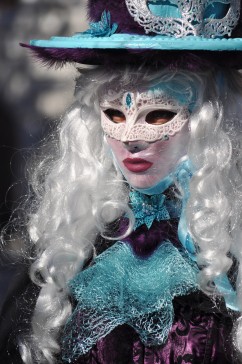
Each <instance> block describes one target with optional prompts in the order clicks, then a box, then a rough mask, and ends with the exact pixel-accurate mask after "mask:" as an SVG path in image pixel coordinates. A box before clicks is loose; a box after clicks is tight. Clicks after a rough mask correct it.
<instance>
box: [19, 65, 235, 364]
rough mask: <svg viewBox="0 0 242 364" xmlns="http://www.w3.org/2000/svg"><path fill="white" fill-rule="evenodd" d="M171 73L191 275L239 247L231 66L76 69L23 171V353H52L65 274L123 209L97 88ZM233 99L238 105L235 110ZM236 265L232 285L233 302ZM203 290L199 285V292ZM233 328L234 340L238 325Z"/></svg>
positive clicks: (151, 81) (212, 272)
mask: <svg viewBox="0 0 242 364" xmlns="http://www.w3.org/2000/svg"><path fill="white" fill-rule="evenodd" d="M170 80H174V82H175V83H174V84H175V85H176V90H173V91H174V92H176V93H177V94H179V93H180V94H183V95H184V94H186V98H187V100H189V102H190V103H191V104H193V103H194V99H195V100H196V103H195V104H193V105H192V107H191V108H192V110H193V111H192V114H191V119H190V125H191V142H190V147H189V151H188V156H189V158H190V159H191V161H192V163H193V164H194V166H195V168H196V169H197V172H196V173H195V174H194V176H193V178H192V180H191V185H190V190H191V197H190V200H189V203H188V206H187V223H188V226H189V229H190V232H191V234H192V236H193V238H194V241H195V242H196V244H197V246H198V256H197V259H198V263H199V264H202V265H203V266H204V269H203V270H202V273H201V277H200V278H199V279H200V283H201V287H202V289H203V290H205V291H209V289H210V282H211V281H212V280H213V278H214V277H216V276H218V275H219V274H221V273H222V272H227V271H228V269H229V268H230V266H231V262H232V260H231V254H232V255H233V256H235V257H236V259H237V260H238V261H239V262H240V261H241V259H242V257H241V255H242V249H241V248H240V246H241V243H242V241H241V240H242V228H241V215H242V203H241V202H242V146H241V141H242V139H241V134H242V127H241V122H240V115H242V106H240V99H241V91H242V81H241V77H240V75H239V74H238V72H237V71H232V70H216V69H215V68H213V67H212V68H211V69H210V70H208V71H200V72H192V71H187V70H182V69H180V70H179V69H178V70H174V69H173V70H171V69H163V70H156V71H154V70H152V69H149V68H147V67H140V68H139V69H137V68H134V67H131V66H128V67H125V68H121V67H120V68H114V69H105V68H103V67H98V68H94V69H91V70H82V71H81V75H80V77H79V79H78V80H77V85H76V99H77V101H76V103H75V104H74V105H73V106H72V108H71V109H70V110H69V111H68V113H67V114H66V116H65V118H64V120H63V121H62V122H61V123H60V125H59V126H58V127H57V130H56V133H55V137H53V140H52V141H51V148H50V147H49V148H48V149H46V150H47V155H46V156H45V157H44V158H43V160H41V162H40V163H39V164H38V165H37V167H36V169H35V173H34V174H32V176H31V186H32V190H33V197H32V203H31V206H30V209H29V215H28V232H29V236H30V240H31V243H30V244H31V245H33V246H34V248H35V255H34V258H33V260H34V262H33V264H32V265H31V271H30V275H31V279H32V281H33V282H34V283H36V284H37V285H38V286H40V287H41V288H40V293H39V296H38V298H37V302H36V307H35V310H34V313H33V317H32V323H31V325H32V329H31V332H30V333H29V335H27V336H26V337H25V338H24V339H22V341H21V344H20V348H21V354H22V358H23V361H24V363H27V364H30V363H31V364H32V363H35V362H36V363H55V356H56V355H57V354H58V353H60V344H59V341H58V340H59V336H60V333H61V329H62V328H63V325H64V324H65V322H66V320H67V318H68V317H69V316H70V314H71V312H72V305H71V302H70V298H69V292H68V287H67V282H68V281H69V280H70V279H71V278H72V277H73V276H74V275H75V274H76V273H77V272H78V271H80V270H81V269H82V267H83V265H84V264H85V262H87V261H88V260H89V259H91V258H92V257H93V256H95V243H96V241H97V239H98V237H99V236H100V235H105V234H107V232H106V230H105V229H106V226H107V225H110V223H111V222H112V221H114V220H115V219H117V218H118V217H120V216H121V215H123V214H124V213H128V214H129V216H130V226H129V228H128V230H127V232H126V235H128V234H129V232H130V231H131V230H132V224H133V221H134V217H133V215H132V212H131V211H130V209H129V207H128V192H129V186H128V185H127V182H125V181H124V180H123V177H122V175H121V173H120V171H119V170H118V169H117V168H116V167H115V166H114V164H113V159H112V155H111V153H110V150H109V147H108V145H107V143H106V142H105V138H104V135H103V131H102V129H101V125H100V107H99V100H100V97H101V96H102V95H103V93H105V92H109V91H110V90H111V91H112V90H114V91H115V92H118V91H120V92H121V91H123V90H130V89H131V88H136V89H142V88H146V87H147V86H150V85H156V84H159V83H161V82H167V81H170ZM240 108H241V110H240ZM241 282H242V270H241V269H239V274H238V282H237V292H238V297H239V301H240V302H241V306H242V288H241ZM208 293H209V292H208ZM240 330H241V329H240V327H238V330H237V333H238V334H237V338H238V343H241V344H238V345H239V346H241V350H242V334H241V333H240Z"/></svg>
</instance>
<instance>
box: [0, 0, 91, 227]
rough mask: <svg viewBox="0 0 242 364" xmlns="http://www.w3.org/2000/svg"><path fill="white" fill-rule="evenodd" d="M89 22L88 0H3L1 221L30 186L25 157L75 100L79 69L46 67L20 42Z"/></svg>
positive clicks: (0, 27) (0, 19) (0, 4)
mask: <svg viewBox="0 0 242 364" xmlns="http://www.w3.org/2000/svg"><path fill="white" fill-rule="evenodd" d="M86 28H87V20H86V0H68V1H67V0H0V34H1V40H0V42H1V51H0V52H1V56H0V70H1V71H0V128H1V130H0V164H1V171H2V172H1V178H0V226H1V227H3V226H4V225H5V224H6V222H7V221H8V219H9V217H10V215H11V212H12V210H13V209H14V208H15V207H16V206H17V205H18V202H19V198H20V197H21V196H23V195H24V194H25V192H26V188H27V187H26V186H27V184H26V180H25V168H26V159H27V158H28V157H29V155H30V154H31V151H33V150H34V148H35V147H36V146H37V145H38V144H39V142H40V140H41V139H42V138H43V137H44V135H45V134H46V133H48V130H49V128H51V124H52V123H53V121H54V120H56V119H59V118H60V117H61V115H62V114H63V113H64V112H65V110H66V109H67V108H68V106H70V105H71V103H72V101H73V92H74V85H75V82H74V80H75V77H76V70H75V67H73V66H65V67H64V68H62V69H61V70H56V69H47V68H44V67H43V66H42V65H41V64H40V63H38V62H37V61H36V60H33V58H32V57H31V55H30V53H29V52H28V51H27V50H26V49H24V48H21V47H20V46H19V42H23V43H28V42H29V40H30V39H48V38H49V37H50V36H52V35H72V34H73V33H75V32H79V31H83V30H85V29H86Z"/></svg>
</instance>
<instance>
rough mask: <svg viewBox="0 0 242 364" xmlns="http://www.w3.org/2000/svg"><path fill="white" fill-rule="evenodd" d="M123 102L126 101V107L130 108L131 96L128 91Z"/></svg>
mask: <svg viewBox="0 0 242 364" xmlns="http://www.w3.org/2000/svg"><path fill="white" fill-rule="evenodd" d="M125 103H126V106H127V108H128V109H130V108H131V105H132V98H131V95H130V93H127V96H126V100H125Z"/></svg>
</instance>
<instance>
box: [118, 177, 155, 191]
mask: <svg viewBox="0 0 242 364" xmlns="http://www.w3.org/2000/svg"><path fill="white" fill-rule="evenodd" d="M125 179H126V180H127V182H128V183H129V185H130V186H132V187H134V188H150V187H153V186H155V185H156V184H157V183H158V182H159V181H160V178H157V179H154V176H142V175H139V176H138V175H135V176H134V177H132V178H130V177H129V178H126V177H125Z"/></svg>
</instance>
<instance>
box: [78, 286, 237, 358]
mask: <svg viewBox="0 0 242 364" xmlns="http://www.w3.org/2000/svg"><path fill="white" fill-rule="evenodd" d="M206 305H207V306H208V307H207V309H208V310H210V309H211V302H209V301H208V299H207V298H206V297H205V295H203V294H199V293H198V294H195V295H194V294H193V295H190V296H187V297H180V298H179V299H176V300H175V302H174V306H175V320H174V323H173V326H172V329H171V331H170V334H169V336H168V339H167V341H166V343H165V344H164V345H162V346H156V347H145V346H144V345H143V344H142V342H141V341H140V339H139V336H138V335H137V333H136V332H135V331H134V330H133V329H132V328H131V327H129V326H127V325H123V326H120V327H118V328H116V329H115V330H114V331H113V332H111V333H110V334H109V335H107V336H106V337H105V338H103V339H101V340H100V341H99V342H98V343H97V345H96V346H95V347H94V348H93V349H92V350H91V351H90V352H89V353H88V354H87V355H85V356H83V357H82V358H79V360H77V361H76V362H75V364H84V363H85V364H132V363H133V364H185V363H189V364H238V363H240V361H239V360H238V358H236V355H235V352H234V351H233V348H232V340H231V329H232V320H231V318H230V317H228V316H227V315H224V314H223V313H219V312H218V310H217V312H216V313H215V312H204V311H203V310H204V309H206ZM209 306H210V309H209Z"/></svg>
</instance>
